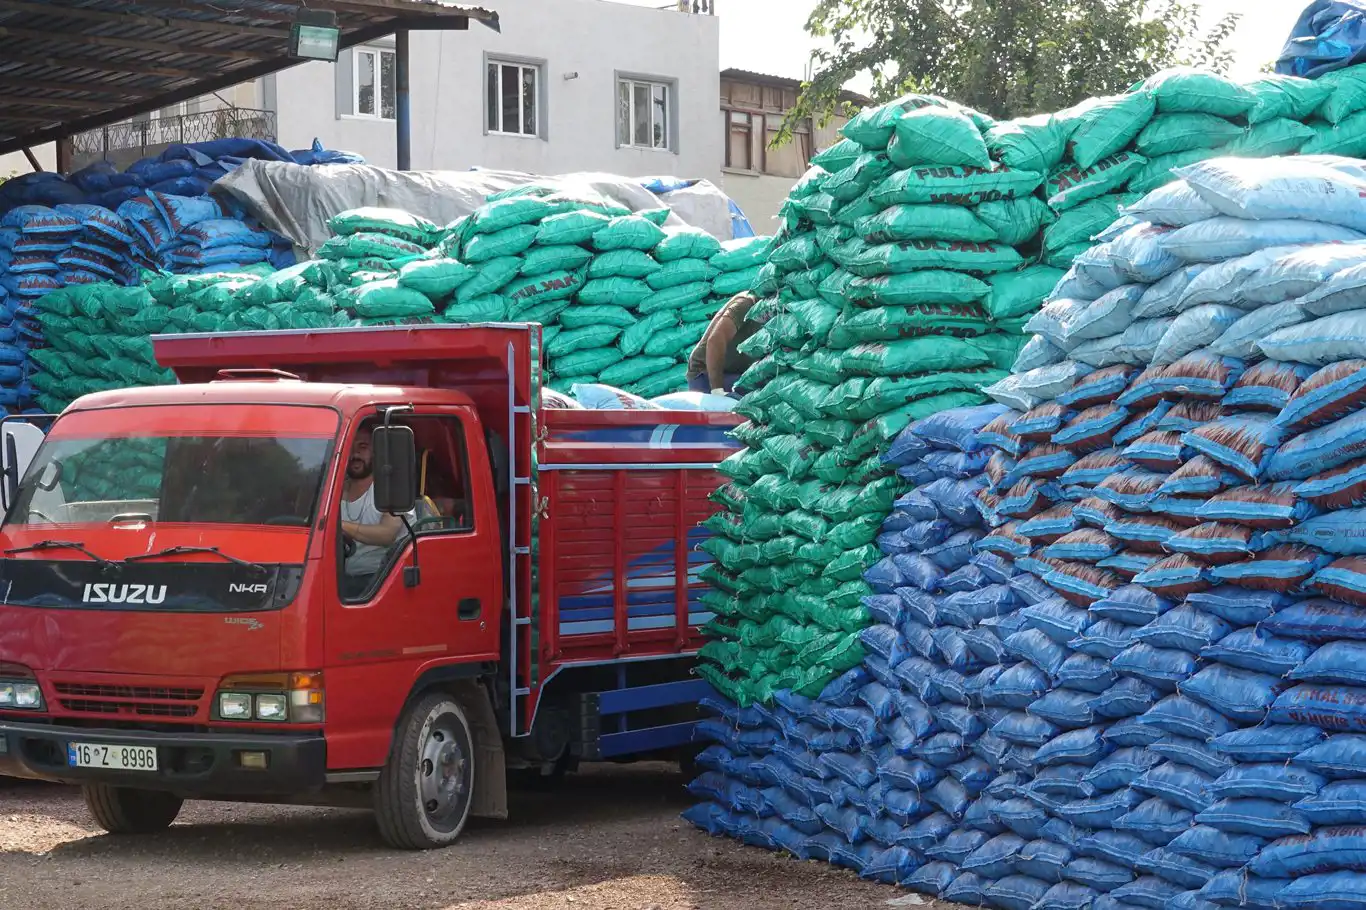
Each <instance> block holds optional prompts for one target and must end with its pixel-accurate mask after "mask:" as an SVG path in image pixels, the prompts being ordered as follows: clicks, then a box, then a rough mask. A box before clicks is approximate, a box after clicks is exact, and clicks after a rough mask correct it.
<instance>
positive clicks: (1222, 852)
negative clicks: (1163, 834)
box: [1168, 825, 1266, 869]
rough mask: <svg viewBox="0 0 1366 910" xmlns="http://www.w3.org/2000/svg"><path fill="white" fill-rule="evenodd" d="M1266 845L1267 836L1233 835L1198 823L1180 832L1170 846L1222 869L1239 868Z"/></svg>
mask: <svg viewBox="0 0 1366 910" xmlns="http://www.w3.org/2000/svg"><path fill="white" fill-rule="evenodd" d="M1265 844H1266V838H1263V837H1257V836H1256V835H1253V834H1230V833H1228V832H1227V831H1220V830H1219V829H1218V828H1211V827H1209V826H1207V825H1197V826H1196V827H1194V828H1191V829H1190V830H1188V831H1185V832H1184V833H1182V834H1180V835H1178V836H1177V838H1176V839H1175V840H1174V841H1172V842H1171V844H1170V845H1168V849H1169V850H1171V851H1172V852H1173V853H1177V854H1180V855H1182V856H1188V857H1190V858H1192V859H1194V860H1196V861H1198V862H1201V863H1204V864H1207V865H1210V866H1215V867H1218V868H1220V869H1236V868H1241V867H1242V866H1244V865H1245V864H1246V863H1247V862H1248V861H1249V860H1251V859H1252V858H1253V857H1254V856H1256V855H1257V852H1258V851H1259V850H1261V848H1262V847H1263V846H1264V845H1265Z"/></svg>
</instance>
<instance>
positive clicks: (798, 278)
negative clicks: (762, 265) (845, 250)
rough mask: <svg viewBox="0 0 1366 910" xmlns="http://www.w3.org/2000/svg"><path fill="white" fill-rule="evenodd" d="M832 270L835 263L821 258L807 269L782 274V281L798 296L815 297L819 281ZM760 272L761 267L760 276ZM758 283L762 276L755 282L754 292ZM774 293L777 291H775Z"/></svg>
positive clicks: (818, 291)
mask: <svg viewBox="0 0 1366 910" xmlns="http://www.w3.org/2000/svg"><path fill="white" fill-rule="evenodd" d="M834 271H835V263H833V262H831V261H830V260H828V259H822V260H821V261H820V262H818V263H817V264H816V265H814V266H812V267H811V268H809V269H802V270H799V271H796V272H788V273H787V274H786V275H784V276H783V282H784V283H786V285H787V287H788V288H790V289H791V290H792V292H793V293H794V294H796V295H797V296H798V297H803V298H807V299H809V298H811V297H815V296H816V295H818V294H819V293H820V287H821V283H822V282H823V281H825V279H827V278H829V277H830V276H831V275H832V274H834ZM762 273H763V269H760V274H761V276H762ZM758 284H762V277H761V279H760V281H759V282H758V283H756V291H755V293H758V290H757V287H758ZM774 293H777V292H776V291H775V292H774ZM765 296H768V295H765Z"/></svg>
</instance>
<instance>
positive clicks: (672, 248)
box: [653, 226, 721, 263]
mask: <svg viewBox="0 0 1366 910" xmlns="http://www.w3.org/2000/svg"><path fill="white" fill-rule="evenodd" d="M719 252H721V241H719V240H717V239H716V238H715V237H713V236H712V235H711V234H708V233H707V232H706V231H704V230H702V229H701V228H696V227H691V226H688V227H678V228H665V229H664V239H663V240H661V241H659V243H658V244H657V245H656V246H655V248H654V251H653V255H654V257H655V258H656V259H658V260H659V261H660V262H665V263H667V262H677V261H679V260H680V259H710V258H711V257H712V256H715V255H716V254H717V253H719Z"/></svg>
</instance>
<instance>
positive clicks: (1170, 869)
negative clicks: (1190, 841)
mask: <svg viewBox="0 0 1366 910" xmlns="http://www.w3.org/2000/svg"><path fill="white" fill-rule="evenodd" d="M1138 868H1139V870H1140V871H1142V872H1146V873H1148V874H1150V875H1155V876H1157V877H1158V878H1160V879H1162V880H1163V881H1164V882H1167V883H1168V884H1171V885H1176V886H1177V887H1179V888H1186V889H1188V892H1187V893H1189V890H1190V889H1197V888H1200V887H1202V886H1204V884H1205V883H1206V882H1208V881H1209V880H1210V879H1212V878H1214V876H1215V875H1217V874H1218V873H1219V870H1218V869H1217V868H1215V867H1214V866H1210V865H1207V864H1205V863H1201V862H1197V861H1195V860H1193V859H1191V858H1190V857H1189V856H1183V855H1181V854H1180V853H1176V852H1174V851H1172V850H1169V849H1166V848H1163V847H1158V848H1157V849H1155V850H1149V851H1148V852H1147V853H1145V854H1144V855H1143V857H1142V859H1141V860H1139V864H1138ZM1177 896H1178V895H1172V896H1171V897H1170V898H1168V899H1167V901H1165V902H1164V904H1163V907H1164V908H1165V907H1167V906H1170V904H1171V902H1172V901H1174V900H1175V899H1176V897H1177Z"/></svg>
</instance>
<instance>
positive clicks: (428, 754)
mask: <svg viewBox="0 0 1366 910" xmlns="http://www.w3.org/2000/svg"><path fill="white" fill-rule="evenodd" d="M474 773H475V768H474V737H473V736H472V735H471V734H470V724H469V721H468V720H467V719H466V717H465V712H464V710H463V709H462V708H461V707H460V705H459V704H458V703H456V701H455V699H453V698H451V697H450V696H449V695H446V694H443V693H433V694H431V695H426V696H424V697H422V698H420V699H418V700H417V701H416V702H414V703H413V704H412V706H411V707H409V708H408V710H407V712H406V713H405V714H404V716H403V720H402V722H401V723H400V724H399V726H398V730H397V733H396V735H395V738H394V744H393V748H392V749H391V750H390V753H389V762H388V764H386V765H385V766H384V770H383V771H382V772H380V776H379V781H378V783H377V784H376V785H375V816H376V818H377V819H378V821H379V831H380V836H381V837H383V838H384V840H385V842H386V843H388V844H389V845H390V846H392V847H398V848H399V849H403V850H430V849H432V848H434V847H445V846H448V845H449V844H451V843H453V842H454V841H455V839H456V838H457V837H459V836H460V832H461V831H462V830H464V828H465V822H466V821H467V820H468V819H469V817H470V805H471V797H472V796H473V794H474Z"/></svg>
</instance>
